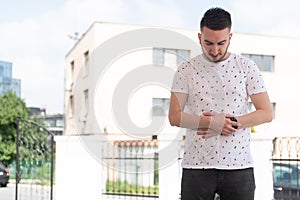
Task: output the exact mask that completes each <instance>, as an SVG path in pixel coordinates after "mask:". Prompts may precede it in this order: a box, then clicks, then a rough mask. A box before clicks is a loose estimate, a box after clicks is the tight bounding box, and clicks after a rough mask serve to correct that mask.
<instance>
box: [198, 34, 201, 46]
mask: <svg viewBox="0 0 300 200" xmlns="http://www.w3.org/2000/svg"><path fill="white" fill-rule="evenodd" d="M198 39H199V43H200V44H201V33H198Z"/></svg>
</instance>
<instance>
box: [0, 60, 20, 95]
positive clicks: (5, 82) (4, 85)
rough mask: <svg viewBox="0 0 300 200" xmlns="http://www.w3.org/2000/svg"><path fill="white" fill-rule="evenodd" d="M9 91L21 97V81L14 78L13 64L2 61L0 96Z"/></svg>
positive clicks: (0, 65)
mask: <svg viewBox="0 0 300 200" xmlns="http://www.w3.org/2000/svg"><path fill="white" fill-rule="evenodd" d="M9 90H12V91H14V92H15V93H16V95H17V97H21V80H20V79H14V78H13V77H12V63H10V62H5V61H0V95H1V94H3V93H5V92H6V91H9Z"/></svg>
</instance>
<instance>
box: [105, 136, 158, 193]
mask: <svg viewBox="0 0 300 200" xmlns="http://www.w3.org/2000/svg"><path fill="white" fill-rule="evenodd" d="M157 147H158V141H157V140H149V141H148V140H130V141H113V142H112V145H110V147H109V148H108V149H107V151H106V155H104V157H103V162H105V166H106V167H105V168H106V169H105V171H106V175H105V177H106V182H105V191H104V193H103V194H104V195H114V196H122V197H123V198H126V196H127V197H130V198H131V197H142V198H143V199H144V198H151V199H156V198H158V197H159V189H158V188H159V185H158V184H159V182H158V181H159V174H158V171H159V170H158V167H159V166H158V161H159V160H158V153H157V152H156V150H157Z"/></svg>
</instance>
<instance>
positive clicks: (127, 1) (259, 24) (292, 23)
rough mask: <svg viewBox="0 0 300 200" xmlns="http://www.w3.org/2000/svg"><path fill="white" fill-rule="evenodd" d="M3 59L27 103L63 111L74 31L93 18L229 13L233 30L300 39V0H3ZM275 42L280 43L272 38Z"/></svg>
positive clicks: (139, 20) (173, 23)
mask: <svg viewBox="0 0 300 200" xmlns="http://www.w3.org/2000/svg"><path fill="white" fill-rule="evenodd" d="M0 3H1V4H0V5H1V17H0V60H1V61H7V62H11V63H12V64H13V77H14V78H16V79H21V98H22V99H24V101H25V103H26V105H27V106H28V107H43V108H46V109H47V113H48V114H57V113H61V114H62V113H63V104H64V97H63V95H64V93H63V92H64V68H65V56H66V54H67V53H68V51H69V50H70V49H71V48H72V46H73V45H74V40H73V39H71V37H70V36H73V35H74V33H76V32H77V33H79V35H82V34H84V33H85V32H86V31H87V29H88V28H89V27H90V26H91V24H92V23H93V22H95V21H104V22H116V23H129V24H141V25H151V26H164V27H176V28H187V29H195V30H197V29H198V27H199V21H200V19H201V17H202V15H203V13H204V12H205V11H206V10H207V9H208V8H210V7H216V6H218V7H222V8H224V9H226V10H228V11H229V12H230V13H231V16H232V21H233V29H232V30H233V33H234V32H238V33H249V34H263V35H274V36H285V37H296V38H299V39H300V12H299V8H300V0H289V1H282V0H210V1H204V0H185V1H183V0H44V1H43V0H27V1H21V0H10V1H7V0H0ZM274 45H276V44H274Z"/></svg>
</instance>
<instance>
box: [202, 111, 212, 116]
mask: <svg viewBox="0 0 300 200" xmlns="http://www.w3.org/2000/svg"><path fill="white" fill-rule="evenodd" d="M202 114H203V115H204V116H213V115H214V114H213V113H212V112H203V113H202Z"/></svg>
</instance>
